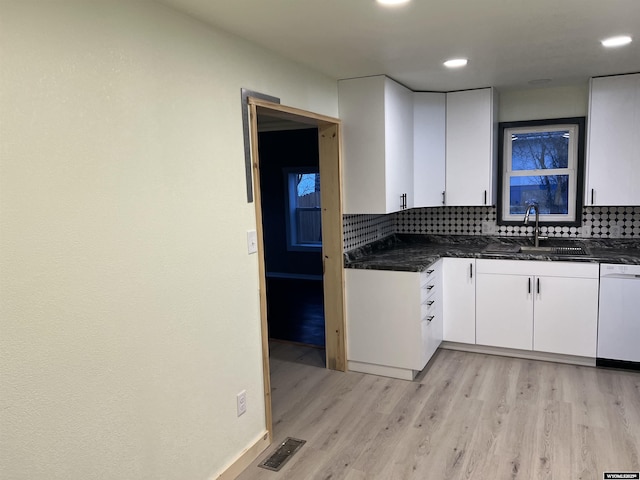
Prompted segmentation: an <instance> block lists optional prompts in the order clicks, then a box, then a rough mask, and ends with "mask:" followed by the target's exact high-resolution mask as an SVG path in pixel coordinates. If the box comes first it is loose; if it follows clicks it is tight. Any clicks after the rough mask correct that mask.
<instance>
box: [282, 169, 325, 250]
mask: <svg viewBox="0 0 640 480" xmlns="http://www.w3.org/2000/svg"><path fill="white" fill-rule="evenodd" d="M308 173H315V174H317V175H320V168H319V167H288V168H284V169H283V174H284V188H285V193H284V198H285V201H284V205H285V220H286V222H285V223H286V230H287V232H286V234H287V250H288V251H294V252H319V251H322V239H320V243H299V242H298V241H297V240H298V239H297V228H296V226H297V223H296V211H297V210H313V211H315V210H318V211H320V215H322V208H321V207H313V208H311V207H296V206H295V205H292V204H291V203H292V202H291V198H292V196H293V195H295V189H296V186H295V184H294V181H293V178H292V174H308ZM320 188H322V185H320ZM320 225H321V227H322V220H320Z"/></svg>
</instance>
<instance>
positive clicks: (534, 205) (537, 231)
mask: <svg viewBox="0 0 640 480" xmlns="http://www.w3.org/2000/svg"><path fill="white" fill-rule="evenodd" d="M531 209H533V211H534V212H536V226H535V227H534V229H533V245H534V246H535V247H539V246H540V240H546V239H547V237H541V236H540V226H539V222H540V208H539V207H538V204H537V203H535V202H531V203H529V204H527V211H526V212H525V213H524V224H525V225H529V214H530V213H531Z"/></svg>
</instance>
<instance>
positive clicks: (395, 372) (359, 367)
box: [347, 360, 417, 380]
mask: <svg viewBox="0 0 640 480" xmlns="http://www.w3.org/2000/svg"><path fill="white" fill-rule="evenodd" d="M347 370H349V371H351V372H359V373H368V374H370V375H380V376H382V377H392V378H399V379H400V380H413V379H414V377H415V376H416V373H417V372H416V371H415V370H409V369H407V368H396V367H388V366H386V365H376V364H373V363H364V362H355V361H353V360H349V361H348V362H347Z"/></svg>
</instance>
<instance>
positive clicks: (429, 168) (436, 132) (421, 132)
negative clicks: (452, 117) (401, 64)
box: [413, 92, 447, 207]
mask: <svg viewBox="0 0 640 480" xmlns="http://www.w3.org/2000/svg"><path fill="white" fill-rule="evenodd" d="M446 99H447V97H446V94H445V93H436V92H416V93H414V94H413V199H414V200H413V206H414V207H439V206H441V205H442V204H443V193H444V190H445V161H446V155H445V151H446V149H445V138H446V136H445V127H446Z"/></svg>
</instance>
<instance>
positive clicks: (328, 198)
mask: <svg viewBox="0 0 640 480" xmlns="http://www.w3.org/2000/svg"><path fill="white" fill-rule="evenodd" d="M247 103H248V105H249V109H250V110H249V116H250V131H251V137H250V138H251V161H252V171H253V186H254V201H253V203H254V205H255V209H256V228H257V237H258V272H259V277H260V278H259V281H260V323H261V330H262V368H263V376H264V399H265V416H266V427H267V431H268V432H269V441H271V439H272V438H273V422H272V416H271V376H270V373H269V334H268V328H267V294H266V268H265V255H264V238H263V229H262V205H261V201H260V200H261V190H260V155H259V152H258V115H259V114H260V113H268V114H269V115H270V116H275V117H278V118H282V119H285V120H291V121H295V122H298V123H305V124H308V125H309V126H310V127H317V128H318V147H319V149H318V150H319V167H320V178H321V179H322V188H321V190H320V196H321V209H322V212H321V215H322V270H323V281H324V313H325V352H326V365H327V368H329V369H331V370H339V371H343V372H344V371H346V367H347V355H346V339H345V330H346V326H345V308H344V260H343V251H344V247H343V231H342V164H341V161H342V158H341V151H342V150H341V149H342V141H341V129H340V127H341V125H340V120H338V119H337V118H332V117H327V116H324V115H319V114H316V113H312V112H308V111H305V110H300V109H297V108H293V107H287V106H284V105H280V104H278V103H272V102H269V101H266V100H261V99H258V98H254V97H249V98H248V102H247Z"/></svg>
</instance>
